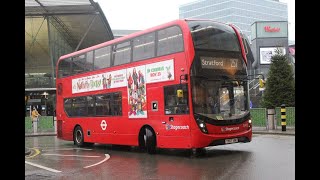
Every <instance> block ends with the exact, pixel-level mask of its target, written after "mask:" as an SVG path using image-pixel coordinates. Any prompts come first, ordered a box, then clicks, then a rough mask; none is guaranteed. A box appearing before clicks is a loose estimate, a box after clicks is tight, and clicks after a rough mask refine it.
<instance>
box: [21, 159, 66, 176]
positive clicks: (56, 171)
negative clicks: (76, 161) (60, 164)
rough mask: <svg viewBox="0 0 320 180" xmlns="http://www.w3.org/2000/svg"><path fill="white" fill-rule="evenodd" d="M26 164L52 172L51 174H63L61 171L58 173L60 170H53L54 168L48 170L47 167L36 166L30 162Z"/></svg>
mask: <svg viewBox="0 0 320 180" xmlns="http://www.w3.org/2000/svg"><path fill="white" fill-rule="evenodd" d="M24 162H25V163H26V164H29V165H31V166H35V167H38V168H41V169H45V170H47V171H51V172H55V173H58V172H61V171H58V170H55V169H52V168H48V167H45V166H41V165H39V164H34V163H31V162H28V161H24Z"/></svg>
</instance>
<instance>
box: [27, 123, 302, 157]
mask: <svg viewBox="0 0 320 180" xmlns="http://www.w3.org/2000/svg"><path fill="white" fill-rule="evenodd" d="M252 133H253V134H274V135H286V136H295V134H296V133H295V128H294V127H286V131H282V128H281V126H280V127H277V128H276V129H272V130H271V129H267V128H266V127H252ZM56 135H57V133H55V132H38V133H26V134H25V137H35V136H56ZM30 153H31V150H30V149H29V148H27V147H26V148H25V155H26V156H27V155H29V154H30Z"/></svg>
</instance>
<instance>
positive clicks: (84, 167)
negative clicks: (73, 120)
mask: <svg viewBox="0 0 320 180" xmlns="http://www.w3.org/2000/svg"><path fill="white" fill-rule="evenodd" d="M25 144H26V147H29V148H31V151H32V153H31V154H30V155H29V156H26V158H25V162H26V164H25V179H76V180H88V179H130V180H131V179H137V180H138V179H139V180H140V179H183V180H187V179H196V180H197V179H201V180H206V179H219V180H220V179H221V180H223V179H237V180H238V179H243V180H251V179H252V180H256V179H262V180H263V179H266V180H270V179H273V180H276V179H281V180H284V179H290V180H292V179H295V136H281V135H254V136H253V140H252V142H250V143H245V144H241V143H238V144H230V145H225V146H215V147H210V148H206V149H205V152H204V153H203V154H201V155H200V156H199V157H197V158H191V157H190V152H189V151H186V150H164V149H161V150H159V151H158V153H157V154H155V155H149V154H146V153H144V152H141V151H139V150H138V149H137V148H130V147H120V146H110V145H100V144H96V145H94V146H92V147H87V148H77V147H76V146H74V145H73V142H69V141H61V140H59V139H57V138H56V137H54V136H42V137H26V138H25Z"/></svg>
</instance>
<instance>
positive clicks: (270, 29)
mask: <svg viewBox="0 0 320 180" xmlns="http://www.w3.org/2000/svg"><path fill="white" fill-rule="evenodd" d="M264 31H265V32H279V31H280V28H279V27H274V28H271V27H270V26H265V27H264Z"/></svg>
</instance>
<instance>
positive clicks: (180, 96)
mask: <svg viewBox="0 0 320 180" xmlns="http://www.w3.org/2000/svg"><path fill="white" fill-rule="evenodd" d="M177 97H178V98H183V90H182V89H178V90H177Z"/></svg>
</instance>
